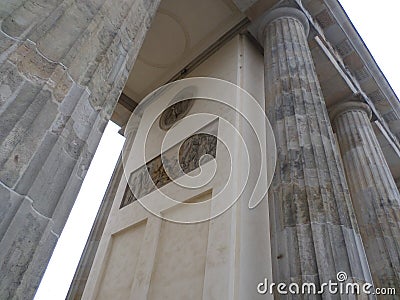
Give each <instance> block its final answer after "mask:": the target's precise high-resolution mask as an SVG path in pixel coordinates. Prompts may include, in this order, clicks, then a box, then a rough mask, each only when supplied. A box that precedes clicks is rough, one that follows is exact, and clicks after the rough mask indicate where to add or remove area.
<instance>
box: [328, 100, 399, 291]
mask: <svg viewBox="0 0 400 300" xmlns="http://www.w3.org/2000/svg"><path fill="white" fill-rule="evenodd" d="M330 113H331V117H332V120H333V123H334V127H335V131H336V134H337V138H338V142H339V146H340V150H341V153H342V159H343V165H344V168H345V171H346V175H347V181H348V183H349V189H350V192H351V197H352V201H353V203H354V207H355V212H356V216H357V221H358V225H359V227H360V232H361V236H362V238H363V243H364V245H365V250H366V253H367V257H368V262H369V266H370V269H371V274H372V277H373V280H374V284H375V286H376V287H385V288H388V287H395V288H396V290H400V194H399V191H398V189H397V187H396V183H395V181H394V179H393V177H392V174H391V172H390V169H389V167H388V165H387V162H386V160H385V157H384V155H383V152H382V149H381V147H380V145H379V143H378V140H377V138H376V136H375V133H374V131H373V128H372V125H371V122H370V118H371V110H370V108H369V107H368V105H367V104H365V103H361V102H354V101H350V102H344V103H342V104H339V105H337V106H336V107H333V108H332V110H331V111H330Z"/></svg>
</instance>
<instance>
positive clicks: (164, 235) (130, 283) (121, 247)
mask: <svg viewBox="0 0 400 300" xmlns="http://www.w3.org/2000/svg"><path fill="white" fill-rule="evenodd" d="M197 76H207V77H215V78H220V79H224V80H227V81H229V82H232V83H235V84H238V85H239V86H241V87H243V88H245V89H246V90H247V91H248V92H249V93H250V94H252V95H253V96H254V97H255V98H257V100H258V101H259V103H260V104H261V106H263V103H264V92H263V91H264V88H263V80H264V79H263V57H262V54H261V53H259V52H258V50H257V48H256V47H255V46H253V45H252V44H251V42H249V41H248V40H247V38H246V37H245V36H237V37H235V38H234V39H232V40H231V41H230V42H228V43H227V44H226V45H224V46H223V47H222V48H221V49H219V50H218V51H217V52H216V53H215V54H214V55H212V56H211V57H210V58H209V59H208V60H207V61H205V62H204V63H202V64H201V65H200V66H198V67H197V68H196V69H195V70H194V71H193V72H191V73H190V74H189V75H188V77H197ZM235 101H236V102H235V105H236V106H238V107H240V109H246V103H243V102H241V99H238V100H235ZM159 105H160V103H152V104H150V105H149V106H148V107H147V108H146V109H145V110H144V114H143V116H142V119H141V122H140V124H139V125H138V130H137V134H136V137H135V140H134V141H133V144H132V147H131V155H130V156H129V159H128V163H127V166H128V169H129V170H131V171H133V170H135V169H136V168H138V167H140V165H141V164H142V162H141V160H139V159H138V157H140V156H143V155H146V160H147V161H148V160H150V159H151V158H153V157H156V156H157V155H159V154H160V149H161V144H162V140H163V138H164V135H165V132H164V131H163V130H161V129H160V128H159V127H158V120H157V121H156V122H154V124H153V126H149V127H150V128H151V129H150V131H149V133H148V134H147V132H145V130H144V128H146V127H147V125H149V124H147V123H146V122H152V121H153V120H152V119H151V117H150V116H151V115H152V114H154V113H155V112H157V110H159ZM204 112H209V113H214V114H218V115H220V116H222V117H223V118H225V119H227V120H229V121H230V122H232V124H234V125H235V127H236V128H237V129H238V131H239V132H240V133H241V134H242V135H243V136H244V139H245V141H246V144H249V146H248V151H249V153H250V155H257V153H256V152H257V151H256V149H254V151H253V149H252V146H251V145H252V144H251V143H252V142H254V141H255V137H254V136H253V135H252V132H251V128H250V126H249V125H248V124H246V123H245V122H243V121H240V119H239V118H237V117H236V115H235V114H234V113H232V112H231V110H230V109H229V108H228V107H225V106H223V105H221V104H219V103H214V102H211V101H203V100H202V99H199V100H196V102H195V103H194V105H193V107H192V108H191V110H190V112H189V114H196V113H204ZM258 121H259V122H263V120H258ZM194 123H195V122H194ZM220 125H221V124H220ZM191 127H192V128H191ZM200 127H201V124H200V123H199V124H193V123H192V124H188V126H185V128H182V130H188V131H189V132H190V130H192V132H195V131H196V128H197V129H198V128H200ZM224 134H226V132H224V128H223V127H221V126H220V128H219V132H218V137H220V136H221V138H222V139H223V138H229V137H226V136H225V137H224ZM146 136H147V137H148V138H147V140H146ZM176 139H177V141H178V140H179V134H177V135H176ZM145 140H146V146H147V147H146V153H143V143H144V142H145ZM236 142H238V140H236V139H235V138H233V139H232V141H231V142H230V146H232V147H231V148H230V149H227V147H225V146H223V145H222V144H221V143H220V142H218V145H217V154H216V165H217V171H216V174H215V176H214V178H213V179H212V180H211V181H210V182H209V183H208V184H207V185H205V186H203V187H202V188H200V189H182V187H179V186H178V185H176V184H175V183H169V184H167V185H165V186H163V187H162V188H161V190H162V192H163V193H165V194H167V195H169V196H171V197H172V198H174V199H177V200H179V201H183V202H184V201H187V200H189V201H190V202H191V203H200V202H201V203H203V202H204V201H207V200H210V199H211V198H212V196H213V195H215V193H218V192H219V191H221V190H222V189H223V188H224V185H225V182H226V181H227V180H228V176H231V178H233V180H234V181H235V180H236V181H237V183H238V185H239V184H240V183H242V182H244V181H245V180H247V179H248V184H249V185H250V186H251V185H254V184H255V182H254V181H255V180H256V177H257V176H256V175H257V174H255V173H256V172H254V171H252V169H253V168H254V169H257V166H255V165H250V170H251V171H250V176H249V178H244V175H243V172H242V170H244V169H246V167H247V166H246V164H248V161H247V160H246V159H244V156H243V153H241V152H240V151H241V150H240V148H236V147H235V146H234V145H235V143H236ZM253 152H254V153H253ZM253 164H254V163H253ZM212 166H213V164H212V162H208V163H206V164H205V165H203V166H202V167H203V168H202V172H204V174H205V176H206V175H207V174H209V172H211V171H212ZM194 172H195V171H194ZM202 174H203V173H202ZM125 188H126V179H125V178H123V179H122V180H121V182H120V185H119V188H118V192H117V194H116V197H115V201H114V204H113V207H112V210H111V213H110V216H109V219H108V221H107V224H106V227H105V230H104V233H103V236H102V239H101V241H100V245H99V248H98V252H97V254H96V257H95V260H94V265H93V267H92V270H91V272H90V275H89V279H88V282H87V285H86V289H85V291H84V294H83V299H102V298H104V299H110V297H111V298H113V299H146V298H147V299H160V297H161V296H162V297H163V299H266V298H265V295H263V296H261V295H258V294H257V284H258V283H259V282H262V281H263V280H264V277H267V278H271V277H270V276H271V261H270V241H269V221H268V205H267V202H266V201H263V202H262V203H261V204H260V205H259V206H258V207H257V208H255V209H253V210H250V209H249V208H248V200H249V199H248V198H249V197H250V193H251V191H247V192H245V193H244V194H243V195H242V196H241V198H239V200H238V201H237V202H236V204H234V205H233V206H232V207H230V208H229V209H228V210H227V211H226V212H225V213H223V214H222V215H219V216H217V217H216V218H214V219H212V220H211V221H205V222H200V223H196V224H189V225H187V224H177V223H172V222H169V221H166V220H162V219H160V218H159V217H157V216H154V215H153V214H151V213H149V212H148V211H147V210H146V209H144V208H143V207H142V206H141V205H140V203H139V202H138V201H135V202H134V203H132V204H129V205H127V206H126V207H124V208H122V209H120V208H119V207H120V203H121V200H122V197H123V194H124V191H125ZM265 188H266V187H265ZM235 192H237V191H235V190H234V189H232V190H228V191H226V193H225V194H224V195H225V196H224V197H225V198H224V199H223V202H225V201H226V202H227V203H229V201H231V197H234V194H235ZM160 197H162V195H161V194H160V193H157V192H153V193H150V194H148V195H146V196H144V197H143V199H141V200H143V201H144V202H146V203H151V205H152V207H153V209H155V210H157V211H158V212H160V213H161V214H162V215H164V216H166V217H168V218H173V217H174V216H176V217H179V216H182V215H190V216H193V217H194V218H195V217H196V214H204V213H208V214H212V213H213V211H214V210H215V209H216V208H217V207H218V205H221V204H220V203H214V202H213V201H208V202H204V203H207V204H206V205H203V206H202V211H200V210H193V209H190V208H188V206H180V205H179V204H178V205H175V206H174V205H166V204H165V203H164V202H163V201H160V200H162V199H160Z"/></svg>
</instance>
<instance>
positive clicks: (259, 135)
mask: <svg viewBox="0 0 400 300" xmlns="http://www.w3.org/2000/svg"><path fill="white" fill-rule="evenodd" d="M263 101H264V99H261V100H260V102H258V101H257V100H256V99H255V98H254V97H253V96H251V94H250V93H248V92H247V91H245V90H244V89H243V88H241V87H239V86H238V85H235V84H233V83H230V82H228V81H224V80H220V79H215V78H208V77H197V78H188V79H183V80H179V81H175V82H172V83H169V84H167V85H164V86H162V87H160V88H158V89H157V90H155V91H153V92H152V93H150V94H149V95H148V96H147V97H146V98H145V99H144V100H142V101H141V102H140V103H139V105H138V107H137V108H136V109H135V111H134V112H133V114H132V116H131V117H130V119H129V121H128V123H127V126H126V130H125V136H126V137H127V142H126V146H125V147H124V149H123V153H122V158H123V166H124V173H125V176H126V178H127V181H128V184H129V186H130V188H131V191H132V194H133V196H134V198H135V201H138V202H140V204H141V205H142V206H143V207H144V208H145V209H147V210H148V211H149V212H151V213H152V214H154V215H156V216H158V217H160V218H163V219H167V220H170V221H174V222H178V223H196V222H202V221H206V220H210V219H212V218H214V217H216V216H218V215H220V214H222V213H223V212H225V211H226V210H227V209H229V208H230V207H231V206H232V205H233V204H234V203H235V202H236V201H237V200H238V199H243V201H247V202H248V207H249V209H253V208H255V207H256V206H257V205H258V204H259V203H260V202H261V201H262V200H263V199H265V197H266V195H267V191H268V187H269V185H270V184H271V181H272V176H273V173H274V170H275V163H276V145H275V138H274V135H273V132H272V128H271V125H270V122H269V121H268V118H267V116H266V114H265V112H264V109H263V106H262V105H261V104H262V103H263ZM260 103H261V104H260ZM167 186H168V187H167ZM208 187H210V189H212V197H211V199H209V200H207V201H203V202H199V203H193V202H189V203H187V202H185V199H183V198H184V197H182V195H185V193H186V194H187V195H189V194H191V191H194V190H195V191H199V193H200V192H201V191H203V190H206V189H207V188H208ZM192 194H193V193H192ZM154 199H156V201H155V200H154ZM208 202H210V203H211V205H210V203H208ZM177 205H179V206H181V207H182V206H184V207H185V211H186V212H188V213H185V214H180V215H179V214H178V215H174V217H173V218H171V217H169V216H166V215H165V214H163V211H165V209H167V208H169V207H173V206H177ZM210 206H211V209H210V208H209V207H210ZM202 212H203V213H202Z"/></svg>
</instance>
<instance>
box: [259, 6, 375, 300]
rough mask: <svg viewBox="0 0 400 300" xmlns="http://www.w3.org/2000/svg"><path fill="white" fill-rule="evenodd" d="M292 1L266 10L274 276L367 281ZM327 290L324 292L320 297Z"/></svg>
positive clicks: (304, 23)
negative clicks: (273, 158) (273, 153)
mask: <svg viewBox="0 0 400 300" xmlns="http://www.w3.org/2000/svg"><path fill="white" fill-rule="evenodd" d="M308 26H309V24H308V20H307V18H306V17H305V15H304V14H303V13H302V12H301V11H299V10H297V9H294V8H278V9H275V10H272V11H271V12H269V13H267V15H266V16H265V17H264V18H263V21H262V24H261V27H260V31H259V33H260V34H259V38H260V40H262V41H264V61H265V95H266V111H267V114H268V118H269V120H270V122H271V125H272V128H273V130H274V134H275V138H276V144H277V153H278V157H277V165H276V170H275V177H274V180H273V183H272V185H271V187H270V190H269V202H270V220H271V244H272V261H273V276H274V278H273V279H274V282H286V283H290V282H298V283H301V282H314V283H315V284H316V285H317V286H318V284H321V283H323V282H328V281H329V280H336V275H337V273H338V272H339V271H342V272H346V273H347V275H348V277H349V280H353V281H357V282H365V281H368V282H371V278H370V273H369V268H368V263H367V260H366V255H365V251H364V247H363V244H362V241H361V237H360V234H359V230H358V227H357V223H356V219H355V215H354V210H353V207H352V203H351V199H350V195H349V191H348V188H347V184H346V180H345V175H344V171H343V169H342V168H341V164H340V158H339V153H338V150H337V147H336V144H335V139H334V135H333V131H332V128H331V125H330V122H329V117H328V113H327V109H326V106H325V102H324V99H323V96H322V92H321V88H320V84H319V82H318V78H317V74H316V72H315V67H314V64H313V60H312V57H311V52H310V49H309V46H308V42H307V35H308V28H309V27H308ZM325 297H326V298H329V295H328V293H326V294H325V295H324V298H325Z"/></svg>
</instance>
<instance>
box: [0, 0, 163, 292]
mask: <svg viewBox="0 0 400 300" xmlns="http://www.w3.org/2000/svg"><path fill="white" fill-rule="evenodd" d="M158 3H159V0H122V1H119V2H118V4H117V5H116V3H115V1H112V0H89V1H69V0H65V1H61V0H56V1H44V0H36V1H31V0H26V1H20V0H16V1H2V2H1V4H0V20H1V23H0V29H1V30H0V49H1V54H0V78H1V79H0V82H1V84H0V124H1V126H0V199H1V201H0V263H1V266H0V299H31V298H33V295H34V293H35V291H36V288H37V286H38V284H39V282H40V279H41V277H42V275H43V272H44V270H45V268H46V266H47V263H48V260H49V258H50V256H51V254H52V251H53V249H54V246H55V244H56V242H57V238H58V237H59V235H60V233H61V231H62V228H63V226H64V223H65V221H66V219H67V217H68V215H69V212H70V210H71V207H72V205H73V203H74V201H75V198H76V195H77V193H78V191H79V188H80V186H81V183H82V180H83V178H84V176H85V174H86V171H87V169H88V167H89V164H90V161H91V159H92V156H93V154H94V152H95V150H96V147H97V145H98V143H99V140H100V137H101V135H102V132H103V130H104V127H105V126H106V124H107V121H108V119H109V118H110V115H111V113H112V111H113V109H114V106H115V104H116V101H117V99H118V96H119V94H120V92H121V90H122V88H123V87H124V84H125V81H126V79H127V77H128V74H129V72H130V70H131V68H132V66H133V63H134V61H135V59H136V56H137V54H138V51H139V49H140V47H141V44H142V41H143V39H144V36H145V34H146V31H147V30H148V28H149V26H150V21H151V19H152V17H153V15H154V13H155V11H156V9H157V6H158Z"/></svg>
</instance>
